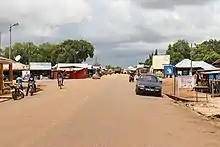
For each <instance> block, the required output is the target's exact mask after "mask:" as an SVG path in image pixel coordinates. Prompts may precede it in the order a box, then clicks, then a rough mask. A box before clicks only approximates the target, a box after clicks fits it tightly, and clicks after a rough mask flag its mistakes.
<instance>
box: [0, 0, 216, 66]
mask: <svg viewBox="0 0 220 147" xmlns="http://www.w3.org/2000/svg"><path fill="white" fill-rule="evenodd" d="M17 22H18V23H19V24H20V25H19V26H17V27H14V28H13V30H12V41H13V42H18V41H32V42H35V43H42V42H51V43H57V42H60V41H62V40H64V39H85V40H88V41H90V42H92V43H93V44H94V46H95V56H96V57H97V59H98V62H100V63H101V64H103V65H106V64H111V65H118V66H129V65H136V64H137V63H138V62H139V61H144V60H145V59H146V58H147V57H148V54H150V53H151V52H152V51H153V50H155V49H156V48H157V49H158V50H159V53H161V54H163V53H165V50H166V49H167V46H168V44H169V43H173V42H175V41H177V40H178V39H186V40H188V41H189V42H192V43H199V42H202V41H203V40H207V39H211V38H216V39H219V37H220V0H37V1H36V0H19V1H18V0H7V1H6V0H0V32H2V45H3V46H4V45H8V44H9V33H8V26H9V24H13V23H17ZM93 61H94V60H92V59H90V60H88V62H93Z"/></svg>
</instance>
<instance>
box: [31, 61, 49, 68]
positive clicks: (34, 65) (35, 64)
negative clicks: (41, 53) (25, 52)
mask: <svg viewBox="0 0 220 147" xmlns="http://www.w3.org/2000/svg"><path fill="white" fill-rule="evenodd" d="M51 67H52V65H51V63H50V62H30V70H51Z"/></svg>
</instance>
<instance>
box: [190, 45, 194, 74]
mask: <svg viewBox="0 0 220 147" xmlns="http://www.w3.org/2000/svg"><path fill="white" fill-rule="evenodd" d="M190 45H191V46H190V48H191V50H190V75H191V76H192V75H193V74H192V72H193V68H192V43H191V44H190Z"/></svg>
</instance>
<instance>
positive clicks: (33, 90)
mask: <svg viewBox="0 0 220 147" xmlns="http://www.w3.org/2000/svg"><path fill="white" fill-rule="evenodd" d="M34 92H35V88H34V82H30V83H29V93H30V94H31V96H33V94H34Z"/></svg>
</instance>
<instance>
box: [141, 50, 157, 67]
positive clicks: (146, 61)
mask: <svg viewBox="0 0 220 147" xmlns="http://www.w3.org/2000/svg"><path fill="white" fill-rule="evenodd" d="M154 55H158V51H157V49H156V50H155V51H154V52H152V53H151V54H149V55H148V58H147V59H146V60H145V62H144V64H145V65H152V60H153V56H154Z"/></svg>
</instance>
